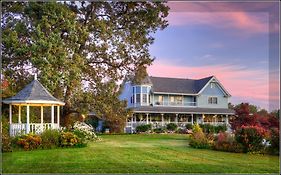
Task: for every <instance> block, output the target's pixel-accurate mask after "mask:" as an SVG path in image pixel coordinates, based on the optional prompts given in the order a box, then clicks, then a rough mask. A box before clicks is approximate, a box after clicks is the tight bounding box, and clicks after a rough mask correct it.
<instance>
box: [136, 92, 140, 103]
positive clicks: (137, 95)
mask: <svg viewBox="0 0 281 175" xmlns="http://www.w3.org/2000/svg"><path fill="white" fill-rule="evenodd" d="M136 103H140V94H136Z"/></svg>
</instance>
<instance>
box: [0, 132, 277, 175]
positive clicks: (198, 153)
mask: <svg viewBox="0 0 281 175" xmlns="http://www.w3.org/2000/svg"><path fill="white" fill-rule="evenodd" d="M101 138H102V141H100V142H93V143H90V144H89V145H88V146H87V147H85V148H67V149H66V148H65V149H52V150H35V151H18V152H12V153H3V154H2V155H3V166H2V167H3V173H218V172H222V173H278V172H279V157H278V156H270V155H251V154H240V153H227V152H219V151H213V150H203V149H193V148H190V147H188V146H187V145H188V138H187V136H186V135H164V134H158V135H156V134H155V135H103V136H101Z"/></svg>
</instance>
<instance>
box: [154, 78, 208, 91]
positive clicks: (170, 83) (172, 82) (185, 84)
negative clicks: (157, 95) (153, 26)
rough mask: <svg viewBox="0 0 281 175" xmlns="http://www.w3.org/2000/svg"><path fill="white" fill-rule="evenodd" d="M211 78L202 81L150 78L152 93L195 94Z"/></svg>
mask: <svg viewBox="0 0 281 175" xmlns="http://www.w3.org/2000/svg"><path fill="white" fill-rule="evenodd" d="M212 78H213V76H210V77H206V78H202V79H198V80H195V79H181V78H164V77H150V80H151V82H152V84H153V91H154V92H167V93H184V94H197V93H198V92H199V91H200V90H201V89H202V88H203V87H204V86H205V85H206V84H207V83H208V82H209V81H210V80H211V79H212Z"/></svg>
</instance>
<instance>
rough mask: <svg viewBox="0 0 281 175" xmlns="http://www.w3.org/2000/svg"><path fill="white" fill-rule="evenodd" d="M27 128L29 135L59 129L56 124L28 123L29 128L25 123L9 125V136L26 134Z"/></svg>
mask: <svg viewBox="0 0 281 175" xmlns="http://www.w3.org/2000/svg"><path fill="white" fill-rule="evenodd" d="M27 127H29V133H33V134H40V133H42V132H43V131H45V130H47V129H59V125H58V124H57V123H54V124H52V123H43V124H41V123H30V124H29V126H27V124H26V123H12V124H10V136H16V135H22V134H27V133H26V128H27Z"/></svg>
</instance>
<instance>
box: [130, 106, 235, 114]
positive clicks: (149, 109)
mask: <svg viewBox="0 0 281 175" xmlns="http://www.w3.org/2000/svg"><path fill="white" fill-rule="evenodd" d="M131 109H132V110H133V111H134V112H136V113H137V112H139V113H174V114H177V113H179V114H181V113H185V114H227V115H234V114H235V112H234V110H232V109H226V108H198V107H166V106H165V107H164V106H140V107H133V108H131Z"/></svg>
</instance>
